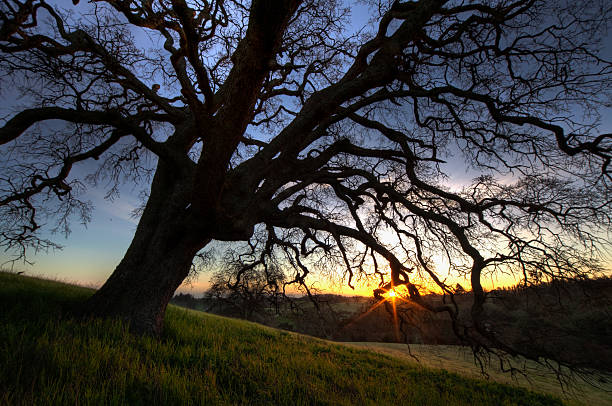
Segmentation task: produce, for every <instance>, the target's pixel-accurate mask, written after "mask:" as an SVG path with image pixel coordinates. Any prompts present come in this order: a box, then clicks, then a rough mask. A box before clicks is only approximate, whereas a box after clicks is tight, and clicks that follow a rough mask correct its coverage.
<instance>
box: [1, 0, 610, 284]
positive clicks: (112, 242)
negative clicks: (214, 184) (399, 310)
mask: <svg viewBox="0 0 612 406" xmlns="http://www.w3.org/2000/svg"><path fill="white" fill-rule="evenodd" d="M57 3H59V4H64V3H63V2H61V1H58V2H57ZM66 3H67V4H68V3H69V2H66ZM83 3H85V2H82V4H81V5H79V7H81V6H82V7H86V3H85V5H83ZM367 17H368V16H367V15H366V14H365V13H364V9H363V8H356V9H355V12H354V21H355V24H356V25H358V24H361V23H363V22H364V21H366V20H367ZM608 38H609V40H608V41H607V44H608V45H607V48H606V49H605V50H604V54H605V56H606V57H608V58H611V57H612V35H610V33H609V34H608ZM140 40H141V42H142V43H143V46H144V47H148V46H150V45H146V41H147V40H146V37H143V38H141V39H140ZM11 96H13V97H11ZM0 100H1V102H0V103H4V104H3V105H0V113H1V114H0V117H6V116H7V115H9V114H10V112H11V111H12V110H11V105H9V104H8V103H10V102H9V100H10V101H12V100H14V95H10V94H7V91H6V89H4V92H3V91H2V89H0ZM2 122H3V121H0V123H2ZM602 124H603V125H602V127H601V129H602V131H604V132H612V112H611V113H610V114H607V115H606V116H605V117H604V121H603V123H602ZM447 168H448V173H450V174H452V175H453V178H452V180H451V182H452V183H451V185H454V186H460V185H462V184H466V183H468V182H469V181H470V180H471V179H472V178H473V177H474V176H475V173H473V172H469V171H467V169H466V168H465V167H464V165H463V164H461V163H459V161H450V162H449V164H448V166H447ZM142 189H143V185H139V186H138V187H134V185H124V186H123V187H122V188H121V190H120V196H119V197H118V198H116V199H114V200H113V201H110V200H107V199H105V198H104V196H105V190H104V189H103V188H99V189H94V188H91V189H89V190H88V191H87V192H85V193H84V194H83V195H82V200H85V201H87V200H89V201H91V202H92V203H93V205H94V210H93V212H92V221H91V222H90V223H89V224H87V225H82V224H80V223H78V221H74V222H73V223H72V233H71V234H70V235H69V236H68V237H67V238H64V236H63V235H61V234H56V235H50V234H49V231H48V230H46V231H45V233H46V234H44V233H43V234H42V235H43V236H45V237H50V238H52V239H53V240H54V241H55V242H57V243H59V244H61V245H63V246H64V249H63V250H60V251H51V252H48V253H47V252H38V253H34V252H30V256H29V257H28V260H29V261H32V262H33V265H28V264H25V263H24V262H16V263H14V264H12V266H13V267H14V268H13V269H14V270H23V271H25V272H26V273H27V274H29V275H42V276H45V277H51V278H57V279H60V280H64V281H68V282H78V283H80V284H84V285H89V286H99V285H100V284H101V283H103V282H104V281H105V280H106V279H107V278H108V276H109V275H110V274H111V272H112V271H113V269H114V268H115V266H116V265H117V264H118V262H119V261H120V260H121V258H122V256H123V254H124V252H125V250H126V249H127V247H128V245H129V244H130V241H131V239H132V236H133V234H134V231H135V229H136V225H137V219H135V218H133V217H132V216H131V213H132V211H133V210H134V209H135V208H137V207H138V206H140V204H141V201H140V198H139V192H140V191H141V190H142ZM11 257H12V256H11V253H7V252H0V264H3V265H2V267H3V268H8V269H10V268H11V263H10V262H6V261H9V260H10V259H11ZM609 263H610V262H609ZM209 277H210V276H209V275H208V274H206V273H203V274H201V275H200V277H199V279H198V280H197V281H195V282H194V283H193V285H192V286H182V287H181V288H180V289H179V290H180V291H183V292H190V293H192V294H195V295H200V294H201V293H202V292H203V291H204V290H205V289H206V286H207V284H208V280H209ZM483 282H484V285H485V286H487V285H488V286H492V285H498V284H501V285H503V284H507V280H494V281H489V282H488V283H487V282H485V281H483ZM464 283H466V282H465V281H464V282H462V284H464ZM317 286H318V287H319V288H320V289H329V286H327V285H326V283H325V282H321V283H319V284H318V285H317ZM464 286H466V287H467V286H469V283H466V284H465V285H464ZM332 290H333V291H336V292H342V293H345V294H363V295H367V294H371V288H367V287H361V288H358V289H357V290H356V291H351V290H350V289H349V288H348V287H346V286H345V287H344V288H340V286H334V287H332Z"/></svg>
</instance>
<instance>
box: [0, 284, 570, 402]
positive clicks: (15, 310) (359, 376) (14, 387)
mask: <svg viewBox="0 0 612 406" xmlns="http://www.w3.org/2000/svg"><path fill="white" fill-rule="evenodd" d="M91 293H92V291H91V290H89V289H85V288H81V287H76V286H71V285H66V284H62V283H59V282H52V281H46V280H40V279H35V278H29V277H22V276H16V275H12V274H7V273H0V308H1V309H3V310H2V313H0V324H1V325H2V329H0V404H8V405H13V404H15V405H21V404H23V405H43V404H44V405H54V404H82V405H87V404H104V405H120V404H164V405H172V404H207V405H208V404H212V405H215V404H227V405H230V404H232V405H233V404H277V405H305V404H309V405H361V404H378V405H384V404H401V405H445V406H447V405H514V404H517V405H560V404H562V401H561V400H559V399H558V398H556V397H553V396H550V395H544V394H538V393H534V392H531V391H528V390H525V389H522V388H516V387H511V386H508V385H503V384H498V383H494V382H486V381H483V380H480V379H470V378H466V377H461V376H459V375H457V374H454V373H449V372H446V371H440V370H434V369H428V368H423V367H419V366H415V365H414V363H413V362H408V361H407V360H405V359H402V358H396V357H390V356H386V355H382V354H378V353H376V352H371V351H367V350H361V349H357V348H351V347H347V346H343V345H337V344H332V343H329V342H326V341H323V340H319V339H315V338H312V337H307V336H303V335H299V334H294V333H288V332H285V331H280V330H275V329H271V328H267V327H263V326H261V325H257V324H254V323H250V322H245V321H240V320H234V319H228V318H223V317H219V316H214V315H209V314H205V313H201V312H196V311H190V310H185V309H180V308H177V307H174V306H171V307H170V308H169V309H168V312H167V317H166V328H165V330H164V334H163V336H162V337H161V338H160V339H155V338H151V337H139V336H134V335H132V334H130V333H129V332H128V330H127V326H125V325H123V324H122V323H120V322H117V321H112V320H82V319H75V318H73V317H72V316H71V314H72V313H71V312H72V311H73V310H74V309H75V308H78V307H79V306H80V304H81V303H82V302H83V301H84V300H85V299H86V298H87V297H88V296H89V295H91Z"/></svg>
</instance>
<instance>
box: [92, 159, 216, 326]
mask: <svg viewBox="0 0 612 406" xmlns="http://www.w3.org/2000/svg"><path fill="white" fill-rule="evenodd" d="M177 175H178V174H176V173H173V171H172V170H170V169H169V168H165V167H164V165H163V164H160V165H158V168H157V171H156V174H155V177H154V179H153V183H152V186H151V194H150V197H149V200H148V202H147V205H146V207H145V210H144V212H143V215H142V217H141V219H140V222H139V224H138V227H137V229H136V233H135V235H134V239H133V240H132V243H131V244H130V247H129V248H128V250H127V252H126V254H125V256H124V257H123V259H122V260H121V262H120V263H119V265H118V266H117V268H116V269H115V271H114V272H113V274H112V275H111V276H110V278H109V279H108V280H107V281H106V283H105V284H104V285H103V286H102V287H101V288H100V289H99V290H98V291H97V292H96V293H95V294H94V295H93V296H92V297H91V298H90V299H89V301H88V302H87V304H86V306H85V309H84V310H85V313H86V314H88V315H92V316H101V317H117V318H120V319H123V320H125V321H127V322H128V323H129V324H130V329H131V330H132V331H134V332H137V333H144V334H153V335H159V334H160V333H161V330H162V327H163V319H164V314H165V311H166V307H167V305H168V302H169V301H170V299H171V298H172V295H173V294H174V292H175V290H176V289H177V288H178V287H179V286H180V284H181V282H182V281H183V280H184V279H185V278H186V277H187V275H188V274H189V271H190V269H191V264H192V261H193V258H194V256H195V254H196V253H197V252H198V251H199V250H200V249H201V248H203V247H204V246H205V245H206V244H207V242H208V241H209V240H210V239H207V238H206V237H205V236H202V235H201V233H196V232H194V231H193V229H192V228H191V227H189V225H188V224H187V222H186V221H185V219H186V216H187V212H188V207H189V205H188V204H187V203H186V202H187V201H188V196H189V182H190V180H189V179H182V178H181V177H180V176H177ZM200 232H201V230H200ZM198 234H200V235H198Z"/></svg>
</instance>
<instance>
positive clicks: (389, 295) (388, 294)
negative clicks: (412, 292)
mask: <svg viewBox="0 0 612 406" xmlns="http://www.w3.org/2000/svg"><path fill="white" fill-rule="evenodd" d="M396 296H397V293H396V292H395V290H393V289H389V290H388V291H387V297H391V298H394V297H396Z"/></svg>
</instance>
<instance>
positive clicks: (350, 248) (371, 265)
mask: <svg viewBox="0 0 612 406" xmlns="http://www.w3.org/2000/svg"><path fill="white" fill-rule="evenodd" d="M73 2H74V3H75V5H74V6H72V5H70V4H61V3H60V2H57V1H56V2H52V1H51V0H2V2H1V8H0V24H1V26H0V52H1V53H0V69H1V71H2V72H1V75H2V76H1V77H2V79H1V80H2V82H1V83H2V90H3V91H4V92H5V94H12V95H19V96H20V98H19V99H18V101H17V102H15V103H8V101H7V105H9V107H10V108H11V109H12V110H11V112H9V113H8V114H7V115H6V116H5V118H4V120H3V122H2V126H1V128H0V145H1V148H2V149H1V151H2V152H1V154H2V159H1V161H0V165H1V167H2V169H1V170H0V219H1V220H0V227H1V229H2V234H1V237H0V244H2V247H4V248H5V249H11V250H16V252H18V254H22V253H25V251H26V250H28V249H31V248H33V247H44V246H46V245H48V244H53V243H52V242H50V241H47V240H45V239H44V238H43V237H41V234H40V227H41V225H42V224H43V223H47V222H49V218H55V219H56V220H57V224H58V225H59V226H65V225H66V224H67V222H68V221H69V220H70V219H71V218H73V217H74V216H75V215H77V216H78V215H80V216H81V217H82V218H84V219H85V220H86V219H87V216H88V210H89V209H90V208H89V206H88V205H87V204H86V203H85V202H83V201H82V200H81V197H82V192H83V189H84V188H86V187H96V186H97V185H98V184H99V183H100V180H101V179H103V178H105V179H108V180H110V181H111V188H112V187H118V186H117V185H119V184H121V182H126V181H127V182H147V181H148V182H150V189H149V191H148V196H147V200H146V205H145V206H144V207H143V209H142V213H141V216H140V219H139V223H138V227H137V229H136V232H135V235H134V238H133V241H132V243H131V244H130V246H129V247H128V248H127V251H126V253H125V256H124V257H123V259H122V260H121V262H120V263H119V264H118V265H117V267H116V269H115V270H114V272H113V273H112V275H111V276H110V277H109V278H108V280H107V281H106V283H105V284H104V285H103V286H102V287H101V288H100V289H99V290H98V291H97V292H96V293H95V294H94V295H93V297H91V299H90V300H89V302H88V303H87V306H86V309H87V311H88V312H89V313H90V314H92V315H100V316H113V317H120V318H123V319H125V320H128V321H129V322H130V323H131V326H132V328H133V329H134V330H135V331H140V332H145V333H154V334H155V333H159V332H160V331H161V329H162V322H163V317H164V312H165V309H166V306H167V303H168V301H169V299H170V298H171V297H172V295H173V293H174V292H175V290H176V289H177V287H178V286H179V285H180V284H181V282H182V281H183V280H184V279H185V278H186V277H187V276H188V274H189V272H190V269H191V267H192V265H193V260H194V258H196V257H197V254H198V253H199V252H201V251H202V250H203V249H205V248H206V247H207V246H208V245H209V244H210V243H211V242H212V241H242V242H243V244H244V245H243V247H244V248H245V249H246V251H245V252H244V253H243V254H241V258H242V260H243V261H242V266H243V267H244V272H246V273H248V272H249V270H253V269H258V270H260V271H262V272H266V269H274V270H277V269H279V266H280V267H285V268H284V269H286V270H287V271H286V272H287V273H288V274H290V276H289V278H288V279H287V280H286V281H285V282H284V283H291V282H293V283H298V284H302V285H303V286H304V289H306V290H307V289H308V283H307V280H308V279H307V275H308V274H309V272H311V271H312V270H313V269H319V270H322V271H321V272H336V273H335V274H336V275H339V276H338V277H339V278H345V279H344V280H345V281H346V283H348V285H349V286H353V284H354V282H355V280H357V279H359V278H363V277H369V278H375V279H376V280H377V281H378V282H379V288H378V289H377V290H375V292H374V294H375V295H377V296H380V295H382V294H384V292H385V291H388V290H389V289H391V288H393V287H402V286H403V287H404V288H405V289H406V292H407V298H406V300H409V301H411V302H412V303H414V304H416V305H419V306H423V307H425V308H427V309H428V310H429V311H432V312H445V313H447V314H448V315H449V316H450V317H451V319H452V320H453V325H454V328H455V332H456V334H458V335H459V336H461V337H462V338H463V339H465V340H468V341H469V342H471V343H473V344H474V345H475V346H479V345H487V346H491V347H494V348H499V349H502V350H504V351H507V352H508V353H512V354H521V353H522V349H521V348H513V347H512V346H511V345H510V344H508V343H507V342H505V341H504V340H503V337H500V336H499V335H496V334H495V332H494V331H492V329H491V328H490V327H489V326H490V325H489V324H488V321H487V320H486V315H485V312H484V310H483V309H484V305H485V302H486V300H487V292H486V291H485V290H484V289H483V280H484V279H485V278H488V277H496V276H497V275H505V274H509V275H514V277H515V278H517V279H520V280H521V282H522V283H523V284H526V285H528V284H534V283H539V282H546V281H551V280H557V279H560V280H567V279H576V278H584V277H588V276H590V275H593V274H594V273H597V272H598V271H599V270H600V267H599V265H598V264H599V262H598V261H597V260H598V258H599V255H600V253H601V249H602V247H605V244H606V243H607V241H606V239H607V234H606V233H608V232H609V231H610V208H611V205H610V197H611V196H610V181H611V177H610V159H611V156H612V135H611V134H609V133H605V131H602V127H601V125H600V116H599V114H600V113H601V112H603V111H605V110H604V109H606V108H608V109H609V107H610V100H611V99H610V95H611V92H610V90H611V89H610V87H611V84H612V82H611V79H612V64H611V63H610V61H608V60H606V59H605V58H604V57H603V56H602V55H601V50H602V45H601V39H602V38H603V36H604V35H605V33H606V30H607V29H608V28H609V25H610V21H611V19H610V15H611V7H610V4H609V2H606V1H603V0H602V1H595V0H593V1H580V0H578V1H573V0H571V1H570V0H562V1H557V0H555V1H548V0H469V1H468V0H418V1H384V0H383V1H364V2H360V3H359V7H360V10H364V9H367V10H368V13H369V16H370V21H369V22H368V23H367V24H365V25H364V26H363V27H356V26H355V24H356V21H354V20H352V19H351V7H357V6H356V5H354V4H352V3H351V2H346V3H343V2H341V1H340V0H252V1H247V0H143V1H135V0H93V1H92V2H90V3H88V4H77V3H78V0H74V1H73ZM145 36H146V38H149V41H148V42H147V43H146V44H145V45H143V44H144V42H143V40H142V38H143V37H145ZM7 92H8V93H7ZM11 92H12V93H11ZM5 111H6V110H5ZM463 167H469V168H471V170H472V171H474V172H476V173H477V174H478V176H475V179H474V181H473V182H471V183H469V184H461V183H460V182H458V181H457V176H458V175H460V173H457V168H463ZM83 168H87V169H88V170H91V168H94V169H93V170H92V173H89V176H86V177H85V176H83V175H84V174H85V173H86V170H85V169H83ZM111 192H112V190H111ZM53 216H55V217H53ZM439 257H442V258H443V259H444V261H440V260H438V262H442V263H443V264H444V266H440V264H437V265H436V261H435V259H436V258H439ZM338 269H341V271H338ZM235 270H236V269H234V271H235ZM449 274H455V275H457V274H458V275H462V276H464V277H466V278H467V279H468V280H469V283H471V286H470V290H471V292H472V298H473V300H472V302H471V304H470V307H469V309H468V310H467V313H466V311H463V312H462V311H461V309H460V306H459V305H458V302H457V301H456V300H455V298H454V294H455V289H454V287H453V286H455V284H454V282H452V281H451V280H450V279H448V275H449ZM236 275H238V277H239V275H240V271H239V270H238V271H237V273H236ZM417 281H421V282H419V283H417ZM422 281H428V282H427V283H429V286H428V285H427V284H426V283H425V282H422ZM447 281H448V282H447ZM455 282H456V281H455ZM431 286H436V287H437V289H439V291H441V292H443V293H444V295H445V296H444V298H445V300H444V301H443V302H442V303H439V305H432V304H431V303H429V302H426V301H424V300H422V293H423V290H424V289H429V288H431ZM307 293H308V292H307ZM465 314H468V315H469V317H465Z"/></svg>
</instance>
